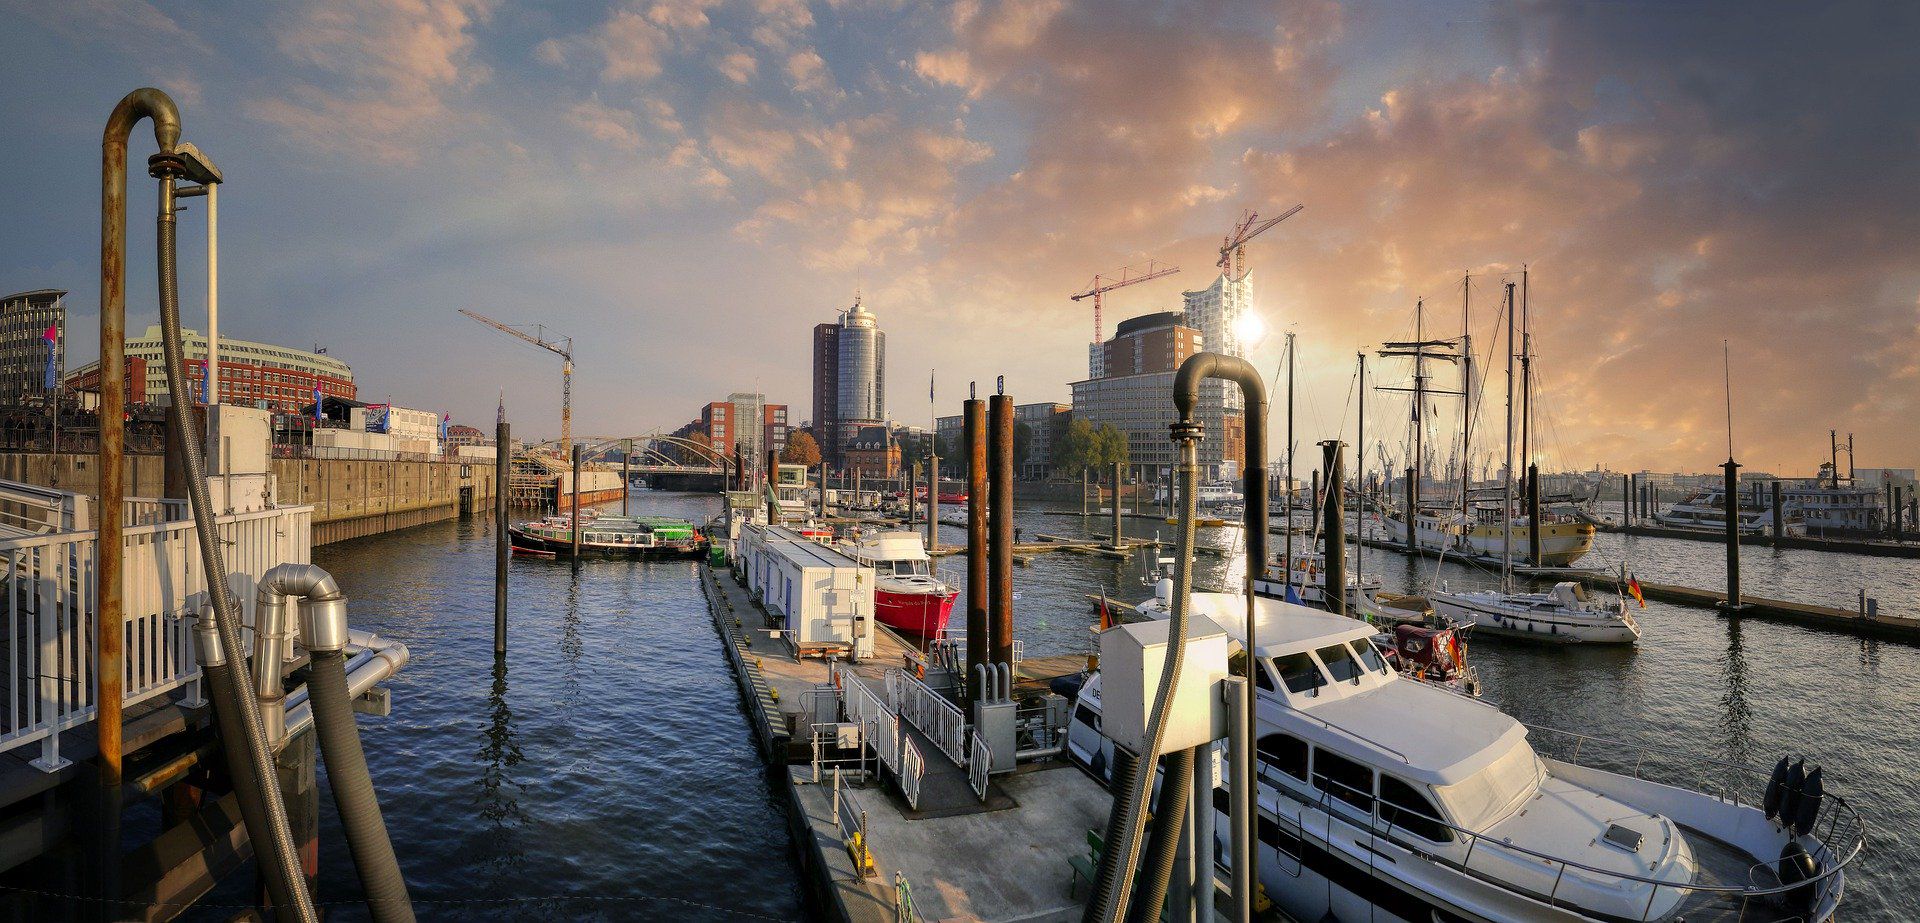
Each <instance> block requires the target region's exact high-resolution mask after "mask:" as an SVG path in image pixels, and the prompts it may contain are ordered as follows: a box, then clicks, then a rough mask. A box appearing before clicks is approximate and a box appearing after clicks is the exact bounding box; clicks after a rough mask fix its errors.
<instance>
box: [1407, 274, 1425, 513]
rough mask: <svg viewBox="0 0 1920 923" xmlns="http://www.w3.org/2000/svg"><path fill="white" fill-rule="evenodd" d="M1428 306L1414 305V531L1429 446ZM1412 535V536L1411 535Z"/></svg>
mask: <svg viewBox="0 0 1920 923" xmlns="http://www.w3.org/2000/svg"><path fill="white" fill-rule="evenodd" d="M1426 320H1427V302H1426V299H1424V298H1422V299H1419V300H1417V301H1415V302H1414V303H1413V491H1412V493H1411V496H1412V497H1413V506H1414V509H1413V510H1408V511H1407V528H1409V529H1411V528H1413V517H1414V510H1417V509H1418V508H1419V506H1420V480H1421V478H1422V477H1424V476H1425V474H1426V471H1427V455H1426V446H1425V445H1424V444H1423V441H1422V438H1421V437H1422V436H1424V435H1425V432H1424V430H1425V429H1426V427H1425V426H1424V425H1423V424H1422V421H1421V419H1420V414H1421V410H1422V405H1423V404H1425V403H1426V402H1427V346H1426V340H1427V327H1426ZM1409 534H1411V533H1409Z"/></svg>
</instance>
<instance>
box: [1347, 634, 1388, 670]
mask: <svg viewBox="0 0 1920 923" xmlns="http://www.w3.org/2000/svg"><path fill="white" fill-rule="evenodd" d="M1354 647H1356V648H1358V649H1359V651H1360V662H1361V663H1364V664H1366V665H1367V669H1369V670H1371V671H1373V672H1375V673H1386V672H1387V662H1386V661H1385V660H1382V659H1380V652H1379V651H1376V650H1374V649H1373V645H1371V644H1368V643H1367V642H1365V641H1355V642H1354Z"/></svg>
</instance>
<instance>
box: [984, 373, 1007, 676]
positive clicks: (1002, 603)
mask: <svg viewBox="0 0 1920 923" xmlns="http://www.w3.org/2000/svg"><path fill="white" fill-rule="evenodd" d="M988 408H989V414H988V415H989V417H990V423H989V426H988V430H989V433H990V435H989V437H988V440H987V470H988V472H989V477H990V480H991V483H989V484H988V488H987V490H988V496H989V501H990V503H991V504H992V505H991V506H990V507H989V508H988V512H987V518H988V522H987V527H988V532H989V533H990V535H989V540H988V547H989V551H988V560H987V592H988V599H989V600H990V603H989V606H990V610H989V621H990V627H991V631H990V632H989V637H990V638H991V641H990V644H991V648H990V655H989V660H990V661H991V662H992V663H995V664H1005V665H1006V666H1007V667H1008V669H1012V667H1013V398H1011V397H1008V396H1007V395H1004V394H996V395H994V396H993V397H992V399H991V401H990V403H989V404H988Z"/></svg>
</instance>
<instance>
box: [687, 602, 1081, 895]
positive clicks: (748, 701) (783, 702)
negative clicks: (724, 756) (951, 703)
mask: <svg viewBox="0 0 1920 923" xmlns="http://www.w3.org/2000/svg"><path fill="white" fill-rule="evenodd" d="M701 574H702V577H701V582H702V586H703V589H704V590H705V592H706V594H707V604H708V608H709V613H710V615H711V617H712V619H713V624H714V629H715V631H716V632H717V633H718V634H719V636H720V640H721V643H722V645H723V646H724V647H725V650H726V652H727V660H728V663H729V665H730V667H731V668H732V670H733V672H734V677H735V680H736V682H737V683H738V685H739V688H740V693H741V701H742V707H743V708H744V710H745V711H746V712H747V716H748V724H749V726H750V727H751V728H752V729H753V734H754V737H755V739H756V741H757V743H758V744H759V747H760V752H761V754H762V756H763V757H764V758H765V759H766V761H767V764H768V768H769V770H770V771H771V773H772V774H773V776H774V777H775V779H776V783H775V788H776V790H784V793H785V795H786V797H787V800H788V816H789V822H790V824H791V826H792V828H793V839H794V849H795V850H796V852H797V853H798V857H799V860H800V865H801V867H802V868H803V869H804V870H805V871H806V873H807V876H808V879H809V887H810V888H811V889H812V890H813V891H814V892H815V894H816V895H817V896H818V897H819V898H820V899H821V902H822V903H823V905H824V906H825V909H826V910H827V912H828V917H829V918H830V919H834V920H844V921H862V923H866V921H872V923H890V921H894V920H897V919H900V916H899V914H900V913H901V907H902V905H903V902H909V901H910V903H911V906H912V908H913V910H914V911H916V912H917V913H918V914H919V916H920V917H921V918H924V919H928V920H941V919H977V920H983V921H990V923H991V921H1014V920H1034V921H1055V920H1057V921H1068V920H1076V919H1078V918H1079V915H1080V912H1081V906H1082V905H1081V900H1082V898H1083V897H1084V896H1085V891H1086V886H1085V884H1084V883H1079V884H1077V885H1076V880H1075V873H1074V871H1073V860H1074V858H1075V857H1077V856H1084V854H1085V853H1086V851H1087V843H1086V840H1087V832H1088V831H1089V830H1097V829H1100V828H1101V827H1102V825H1104V824H1105V823H1106V819H1107V810H1108V806H1109V804H1110V801H1109V796H1108V794H1107V792H1106V790H1105V789H1104V788H1102V787H1101V786H1100V785H1099V784H1098V783H1096V782H1095V781H1094V780H1093V779H1092V778H1091V777H1090V776H1088V775H1087V774H1086V773H1084V772H1082V771H1081V770H1080V769H1079V768H1078V767H1075V766H1073V765H1072V764H1071V763H1068V762H1066V761H1065V760H1064V759H1060V758H1055V759H1048V760H1041V761H1037V762H1030V763H1027V764H1024V765H1022V766H1021V767H1020V768H1019V769H1018V770H1017V771H1015V772H1012V773H1009V774H1005V775H997V776H995V777H994V778H993V779H992V781H991V783H990V787H989V788H988V789H987V795H986V797H984V798H982V797H981V796H980V794H979V792H978V791H977V790H976V789H975V788H974V787H973V784H974V780H973V779H972V778H970V774H969V769H968V767H964V766H960V765H958V764H957V763H955V762H954V761H953V760H951V759H949V757H948V756H947V754H946V753H945V752H943V750H942V748H941V746H940V745H939V743H938V742H936V741H934V740H932V739H931V738H929V737H928V736H927V734H926V733H925V732H923V731H922V730H920V729H919V728H916V727H914V726H913V724H912V723H911V722H909V721H907V720H896V721H893V722H890V723H891V724H892V725H893V726H897V728H898V732H899V733H900V734H903V735H905V736H906V739H907V743H906V745H907V747H908V748H910V749H911V750H912V752H913V753H914V754H915V756H914V757H912V758H909V759H908V760H906V762H917V763H918V765H917V767H912V768H903V769H900V770H895V771H890V772H889V773H887V775H890V776H893V777H895V778H896V779H899V781H896V782H883V781H882V780H881V779H880V778H879V777H880V775H882V773H881V772H880V770H881V766H880V765H879V762H878V759H877V758H876V757H873V756H869V755H862V756H860V757H858V758H855V759H853V760H852V761H851V762H849V758H847V757H846V756H845V755H844V750H841V749H839V748H832V752H831V753H829V752H828V751H827V750H826V749H824V748H826V747H827V746H828V744H829V743H831V742H834V737H835V734H836V729H837V728H838V727H840V726H842V725H843V722H841V721H840V720H839V714H838V712H839V710H840V708H841V704H840V702H841V697H842V696H845V695H847V694H849V693H848V692H847V691H846V689H845V688H844V687H846V686H849V685H850V684H852V683H854V682H856V681H857V682H859V683H861V684H862V688H863V689H880V688H882V687H883V686H884V685H885V684H886V683H887V682H888V678H887V673H888V671H889V670H898V669H900V668H904V667H909V666H910V665H911V664H912V663H913V659H914V657H915V656H916V655H918V654H919V651H918V649H917V648H915V647H914V646H913V645H912V644H910V643H909V642H907V641H906V640H905V639H904V638H902V637H900V636H899V635H897V634H895V633H894V632H892V631H891V630H888V629H887V628H886V627H885V626H881V627H880V628H879V631H878V637H877V639H876V644H875V651H874V656H873V657H872V658H871V659H869V660H867V661H865V662H861V663H855V664H836V665H834V666H829V664H828V663H827V662H824V661H821V660H817V659H812V658H805V659H803V658H797V657H795V656H793V655H792V653H791V652H790V650H789V648H788V647H787V645H786V643H785V642H784V641H782V640H780V639H779V638H778V637H777V634H778V633H777V632H775V631H773V630H772V629H769V628H767V627H765V624H766V618H765V615H764V613H763V612H762V610H761V609H760V608H759V606H758V605H757V604H756V603H755V602H754V601H753V599H752V597H751V595H750V594H749V593H748V592H747V591H746V590H745V589H744V588H742V587H741V586H740V585H739V583H738V582H736V581H735V579H734V578H733V577H732V576H731V573H730V572H729V571H726V570H722V569H715V568H711V567H707V566H705V565H702V567H701ZM1086 667H1087V659H1086V657H1084V656H1077V655H1066V656H1057V657H1045V658H1032V659H1017V663H1016V669H1015V672H1016V691H1018V689H1019V688H1026V689H1034V688H1042V687H1044V685H1045V683H1046V681H1047V680H1049V679H1052V678H1054V677H1057V676H1064V675H1071V674H1076V673H1079V672H1081V671H1082V670H1084V669H1086ZM836 671H837V672H838V673H839V676H840V682H841V683H842V687H843V688H842V689H836V687H835V685H834V681H835V675H834V674H835V672H836ZM855 694H858V693H855ZM883 733H884V732H883ZM863 746H864V745H863ZM850 765H859V766H863V767H865V766H870V767H871V771H872V772H873V774H874V778H873V780H872V781H867V782H862V783H856V782H854V781H852V780H849V779H848V778H847V776H848V771H847V770H848V767H849V766H850ZM901 773H906V775H901ZM858 775H859V776H861V777H864V776H865V775H866V773H865V772H859V773H858ZM908 780H910V781H908ZM836 781H837V782H838V784H836ZM903 785H904V786H905V787H906V788H908V789H910V790H912V791H913V792H914V801H915V803H913V804H909V803H908V801H907V799H906V796H905V794H904V793H903V788H902V786H903ZM856 833H857V834H858V836H857V837H856V836H855V834H856ZM960 843H972V844H985V843H998V844H1001V848H956V844H960Z"/></svg>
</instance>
